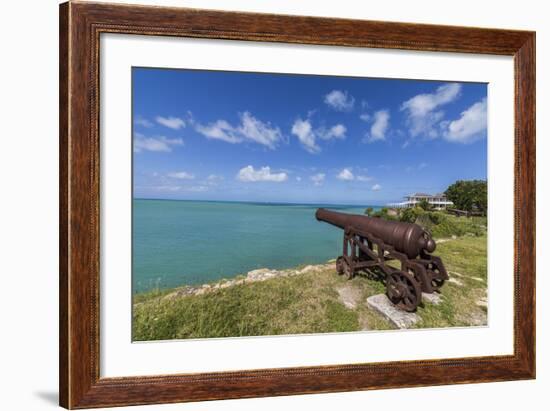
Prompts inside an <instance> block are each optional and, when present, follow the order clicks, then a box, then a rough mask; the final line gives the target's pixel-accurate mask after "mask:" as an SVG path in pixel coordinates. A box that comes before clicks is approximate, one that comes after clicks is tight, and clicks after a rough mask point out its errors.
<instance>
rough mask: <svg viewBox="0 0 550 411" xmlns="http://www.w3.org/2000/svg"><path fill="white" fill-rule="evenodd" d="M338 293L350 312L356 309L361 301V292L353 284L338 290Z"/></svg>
mask: <svg viewBox="0 0 550 411" xmlns="http://www.w3.org/2000/svg"><path fill="white" fill-rule="evenodd" d="M336 291H337V292H338V297H339V299H340V301H341V302H342V304H344V305H345V306H346V308H349V309H350V310H353V309H355V308H356V307H357V305H358V304H359V302H360V301H361V290H359V289H358V288H356V287H354V286H353V285H351V284H349V285H345V286H343V287H340V288H337V289H336Z"/></svg>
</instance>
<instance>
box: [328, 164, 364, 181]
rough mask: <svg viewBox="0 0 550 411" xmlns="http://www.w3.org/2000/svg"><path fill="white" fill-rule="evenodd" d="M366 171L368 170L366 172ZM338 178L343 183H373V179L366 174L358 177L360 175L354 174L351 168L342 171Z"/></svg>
mask: <svg viewBox="0 0 550 411" xmlns="http://www.w3.org/2000/svg"><path fill="white" fill-rule="evenodd" d="M364 171H366V169H365V170H364ZM336 178H337V179H338V180H342V181H353V180H355V181H360V182H367V181H372V179H373V178H372V177H371V176H369V175H366V174H363V175H358V174H354V173H353V171H352V169H351V168H349V167H346V168H344V169H342V170H341V171H340V172H339V173H338V174H337V175H336Z"/></svg>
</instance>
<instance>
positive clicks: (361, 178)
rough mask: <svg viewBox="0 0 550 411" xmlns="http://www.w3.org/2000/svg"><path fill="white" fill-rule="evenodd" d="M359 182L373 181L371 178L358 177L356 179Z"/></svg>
mask: <svg viewBox="0 0 550 411" xmlns="http://www.w3.org/2000/svg"><path fill="white" fill-rule="evenodd" d="M355 178H356V179H357V181H361V182H365V181H372V177H371V176H356V177H355Z"/></svg>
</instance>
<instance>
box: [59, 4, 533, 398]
mask: <svg viewBox="0 0 550 411" xmlns="http://www.w3.org/2000/svg"><path fill="white" fill-rule="evenodd" d="M530 378H535V33H533V32H527V31H515V30H494V29H482V28H468V27H448V26H434V25H419V24H405V23H390V22H378V21H358V20H343V19H330V18H313V17H299V16H279V15H267V14H252V13H231V12H219V11H205V10H197V9H185V8H167V7H150V6H132V5H112V4H94V3H86V2H82V3H81V2H68V3H65V4H62V5H61V6H60V404H61V405H62V406H64V407H66V408H93V407H106V406H124V405H137V404H152V403H172V402H184V401H201V400H211V399H225V398H245V397H260V396H275V395H292V394H304V393H320V392H337V391H353V390H367V389H381V388H399V387H412V386H424V385H441V384H462V383H473V382H489V381H505V380H518V379H530Z"/></svg>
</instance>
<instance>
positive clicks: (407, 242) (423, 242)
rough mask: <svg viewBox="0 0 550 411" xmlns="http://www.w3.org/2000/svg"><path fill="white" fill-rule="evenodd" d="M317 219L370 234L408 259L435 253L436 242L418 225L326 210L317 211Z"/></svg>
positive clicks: (344, 228) (343, 228)
mask: <svg viewBox="0 0 550 411" xmlns="http://www.w3.org/2000/svg"><path fill="white" fill-rule="evenodd" d="M315 218H317V220H319V221H324V222H326V223H329V224H332V225H333V226H336V227H339V228H341V229H342V230H348V229H352V230H356V231H360V232H363V233H368V234H369V235H370V236H372V237H376V238H378V239H380V240H382V241H383V242H384V243H386V244H388V245H390V246H392V247H393V248H394V249H395V250H396V251H398V252H401V253H404V254H406V255H407V257H408V258H416V257H417V256H418V255H419V254H420V253H421V252H423V251H424V252H426V253H432V252H434V251H435V241H434V240H433V239H432V237H431V235H430V233H428V232H427V231H426V230H424V229H423V228H422V227H420V226H419V225H418V224H413V223H405V222H402V221H388V220H384V219H382V218H373V217H367V216H365V215H358V214H345V213H339V212H337V211H330V210H326V209H324V208H319V209H318V210H317V212H316V213H315Z"/></svg>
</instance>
